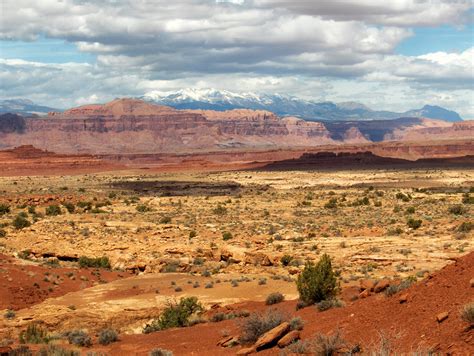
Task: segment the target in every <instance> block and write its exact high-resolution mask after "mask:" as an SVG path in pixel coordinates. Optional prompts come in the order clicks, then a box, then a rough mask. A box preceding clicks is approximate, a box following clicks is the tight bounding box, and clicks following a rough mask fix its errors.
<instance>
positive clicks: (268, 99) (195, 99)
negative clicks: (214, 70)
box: [141, 88, 462, 121]
mask: <svg viewBox="0 0 474 356" xmlns="http://www.w3.org/2000/svg"><path fill="white" fill-rule="evenodd" d="M141 98H142V99H144V100H147V101H150V102H154V103H157V104H161V105H168V106H171V107H174V108H176V109H203V110H218V111H224V110H230V109H242V108H245V109H253V110H268V111H272V112H274V113H275V114H277V115H279V116H298V117H301V118H303V119H305V120H314V121H319V120H330V121H333V120H389V119H395V118H398V117H419V116H423V117H427V118H433V119H442V120H446V121H461V120H462V119H461V117H460V116H459V115H458V114H457V113H456V112H454V111H449V110H446V109H444V108H441V107H439V106H429V105H426V106H424V107H423V108H422V109H417V110H410V111H407V112H404V113H396V112H391V111H375V110H372V109H370V108H368V107H367V106H365V105H363V104H360V103H357V102H343V103H333V102H320V103H318V102H314V101H309V100H304V99H300V98H298V97H295V96H290V95H282V94H257V93H252V92H244V93H235V92H230V91H227V90H217V89H196V88H189V89H182V90H177V91H169V92H162V91H151V92H148V93H146V94H145V95H144V96H143V97H141Z"/></svg>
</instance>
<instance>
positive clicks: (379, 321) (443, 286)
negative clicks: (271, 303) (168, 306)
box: [94, 252, 474, 355]
mask: <svg viewBox="0 0 474 356" xmlns="http://www.w3.org/2000/svg"><path fill="white" fill-rule="evenodd" d="M473 277H474V252H471V253H470V254H468V255H466V256H464V257H462V258H459V259H458V260H457V261H455V262H454V263H452V264H450V265H448V266H446V267H444V268H443V269H442V270H441V271H439V272H437V273H435V274H432V275H430V276H428V277H427V278H425V279H424V280H423V281H421V282H419V283H417V284H416V285H413V286H412V287H410V288H409V289H406V290H404V291H402V292H400V293H399V294H396V295H394V296H392V297H386V296H385V295H383V294H379V295H375V296H372V297H369V298H366V299H361V300H357V301H355V302H353V303H350V302H349V303H347V306H346V307H343V308H336V309H331V310H328V311H325V312H318V311H317V310H316V308H314V307H308V308H305V309H302V310H300V311H297V312H295V305H296V301H288V302H283V303H280V304H278V305H277V306H276V308H278V309H280V310H282V311H285V312H287V313H288V314H290V315H291V316H299V317H301V318H302V319H303V320H304V322H305V326H304V329H303V331H302V339H309V338H311V337H313V336H314V335H315V334H317V333H323V334H332V333H334V332H335V331H336V330H339V331H340V332H341V333H342V335H343V337H344V339H345V340H346V341H347V342H348V343H349V344H350V345H356V344H359V345H360V346H361V348H362V350H363V351H364V350H365V351H369V350H371V349H372V350H373V349H376V348H377V346H379V342H380V336H381V335H385V336H386V337H387V338H388V339H389V340H390V343H391V353H396V352H398V353H407V352H410V351H417V350H418V351H423V350H424V351H427V350H437V351H438V352H440V353H442V354H456V355H472V354H473V353H474V329H473V328H469V327H468V324H467V323H466V322H464V321H462V320H461V318H460V314H459V311H460V308H461V307H462V306H463V305H465V304H467V303H469V302H472V301H474V288H472V287H470V279H471V278H473ZM403 293H406V294H407V296H408V298H407V299H408V300H407V302H406V303H403V304H401V303H400V302H399V297H400V294H403ZM233 307H234V308H238V309H241V310H242V309H246V310H249V311H264V310H266V309H268V308H270V307H267V306H265V305H264V304H263V303H245V304H241V305H235V306H233ZM441 312H448V313H449V317H448V318H447V319H446V320H444V321H443V322H441V323H438V321H437V320H436V316H437V315H438V314H439V313H441ZM224 332H227V333H228V334H230V335H235V336H237V335H238V334H239V326H238V324H237V323H236V321H235V320H227V321H223V322H219V323H207V324H200V325H196V326H193V327H189V328H182V329H173V330H167V331H162V332H156V333H152V334H148V335H123V336H121V340H120V341H119V342H117V343H114V344H111V345H110V346H108V347H97V348H96V347H94V350H101V351H106V352H109V353H110V354H113V355H130V354H136V355H147V353H148V352H149V351H150V350H152V349H153V348H158V347H160V348H164V349H168V350H172V351H173V352H174V354H175V355H229V354H233V353H235V352H236V351H238V350H239V348H238V347H237V348H232V349H229V348H222V347H219V346H216V344H217V342H218V341H219V340H220V339H221V338H222V335H223V333H224ZM277 353H278V350H277V349H270V350H265V351H262V352H260V353H259V354H261V355H274V354H277Z"/></svg>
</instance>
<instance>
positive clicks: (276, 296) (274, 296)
mask: <svg viewBox="0 0 474 356" xmlns="http://www.w3.org/2000/svg"><path fill="white" fill-rule="evenodd" d="M284 299H285V297H284V296H283V294H281V293H280V292H275V293H270V294H269V295H268V296H267V299H266V300H265V304H266V305H273V304H278V303H281V302H283V300H284Z"/></svg>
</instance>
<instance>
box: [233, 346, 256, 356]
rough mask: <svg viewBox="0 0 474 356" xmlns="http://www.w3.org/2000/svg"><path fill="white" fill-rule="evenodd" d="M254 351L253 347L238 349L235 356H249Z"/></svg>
mask: <svg viewBox="0 0 474 356" xmlns="http://www.w3.org/2000/svg"><path fill="white" fill-rule="evenodd" d="M255 351H256V350H255V347H254V346H250V347H245V348H243V349H240V350H239V351H237V355H250V354H252V353H254V352H255Z"/></svg>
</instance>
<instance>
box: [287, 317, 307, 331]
mask: <svg viewBox="0 0 474 356" xmlns="http://www.w3.org/2000/svg"><path fill="white" fill-rule="evenodd" d="M303 326H304V322H303V320H301V318H300V317H299V316H297V317H294V318H292V319H291V320H290V330H303Z"/></svg>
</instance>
